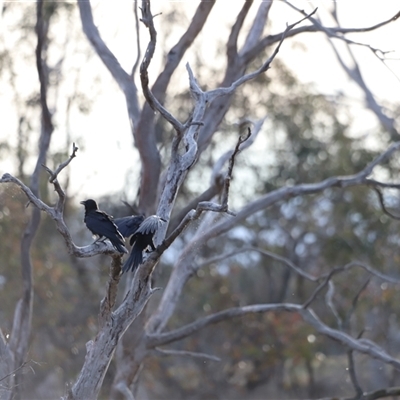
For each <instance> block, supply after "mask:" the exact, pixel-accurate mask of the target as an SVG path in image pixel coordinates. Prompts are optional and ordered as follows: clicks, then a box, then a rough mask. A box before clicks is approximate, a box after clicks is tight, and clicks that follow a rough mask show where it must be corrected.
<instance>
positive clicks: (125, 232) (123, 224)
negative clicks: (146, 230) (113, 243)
mask: <svg viewBox="0 0 400 400" xmlns="http://www.w3.org/2000/svg"><path fill="white" fill-rule="evenodd" d="M143 221H144V217H143V215H130V216H129V217H122V218H115V219H114V223H115V225H117V227H118V230H119V231H120V232H121V234H122V236H123V237H125V238H127V237H129V236H131V235H133V234H134V233H135V232H136V230H137V229H138V228H139V226H140V224H141V223H142V222H143Z"/></svg>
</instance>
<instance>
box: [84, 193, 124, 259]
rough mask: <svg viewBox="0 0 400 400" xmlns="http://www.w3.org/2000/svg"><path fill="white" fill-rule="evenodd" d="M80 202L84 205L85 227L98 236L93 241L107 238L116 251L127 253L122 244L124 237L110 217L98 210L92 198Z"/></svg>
mask: <svg viewBox="0 0 400 400" xmlns="http://www.w3.org/2000/svg"><path fill="white" fill-rule="evenodd" d="M81 204H83V205H84V206H85V218H84V222H85V224H86V226H87V228H88V229H89V230H90V231H91V232H92V233H93V235H95V236H97V237H98V238H97V239H96V241H95V243H96V242H97V241H98V240H105V239H108V240H109V241H110V242H111V244H112V245H113V246H114V248H115V249H116V250H117V251H118V252H120V253H128V250H127V249H126V247H125V246H124V244H125V239H124V238H123V236H122V235H121V233H120V232H119V231H118V227H117V225H115V224H114V222H113V219H112V217H111V216H110V215H108V214H107V213H105V212H104V211H101V210H99V208H98V206H97V203H96V202H95V201H94V200H92V199H88V200H84V201H81ZM103 238H104V239H103Z"/></svg>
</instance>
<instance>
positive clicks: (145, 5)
mask: <svg viewBox="0 0 400 400" xmlns="http://www.w3.org/2000/svg"><path fill="white" fill-rule="evenodd" d="M141 12H142V18H141V21H142V22H143V23H144V25H145V26H146V27H147V28H148V30H149V33H150V41H149V43H148V45H147V50H146V53H145V55H144V57H143V61H142V64H141V65H140V81H141V83H142V91H143V94H144V97H145V98H146V100H147V103H148V104H149V105H150V107H151V108H152V109H153V110H154V111H158V112H159V113H160V114H161V115H162V116H163V117H164V119H165V120H166V121H168V122H169V123H170V124H171V125H172V126H173V127H174V129H175V130H176V132H177V134H178V135H181V134H182V133H183V130H184V126H183V124H182V123H181V122H179V121H178V120H177V119H176V118H175V117H174V116H173V115H172V114H171V113H170V112H169V111H168V110H167V109H166V108H165V107H164V106H163V105H162V104H161V103H160V102H159V101H158V100H157V99H156V97H155V96H154V94H153V93H152V91H151V90H150V88H149V74H148V72H147V70H148V68H149V65H150V62H151V59H152V58H153V55H154V52H155V49H156V44H157V31H156V29H155V28H154V22H153V15H152V14H151V10H150V0H143V1H142V8H141Z"/></svg>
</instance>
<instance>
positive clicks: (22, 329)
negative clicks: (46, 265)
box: [9, 0, 53, 399]
mask: <svg viewBox="0 0 400 400" xmlns="http://www.w3.org/2000/svg"><path fill="white" fill-rule="evenodd" d="M47 33H48V21H47V20H46V19H45V17H44V15H43V1H42V0H38V1H37V21H36V35H37V46H36V66H37V71H38V75H39V81H40V105H41V134H40V139H39V155H38V159H37V162H36V166H35V169H34V171H33V173H32V176H31V181H30V189H31V190H32V193H33V194H34V195H35V196H39V185H40V172H41V169H42V164H44V163H45V161H46V155H47V151H48V148H49V145H50V138H51V134H52V132H53V124H52V121H51V114H50V111H49V108H48V105H47V82H48V75H47V69H46V41H47ZM39 224H40V210H39V209H38V208H36V207H32V215H31V218H30V220H29V223H28V226H27V227H26V229H25V232H24V234H23V236H22V240H21V272H22V282H23V288H22V297H21V299H20V300H19V301H18V303H17V306H16V309H15V313H14V322H13V327H12V331H11V335H10V342H9V346H10V351H11V353H12V354H13V366H12V369H13V370H15V371H17V372H16V373H15V378H14V382H13V383H12V384H13V386H12V388H11V389H12V390H11V391H10V392H9V398H10V399H11V398H16V399H20V398H21V391H22V389H23V386H22V382H23V370H22V369H20V367H21V366H22V365H23V364H24V363H25V361H26V357H27V353H28V346H29V338H30V333H31V322H32V303H33V276H32V271H33V268H32V262H31V256H30V253H31V247H32V242H33V239H34V237H35V235H36V233H37V230H38V228H39Z"/></svg>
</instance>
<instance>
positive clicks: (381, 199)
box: [374, 187, 400, 220]
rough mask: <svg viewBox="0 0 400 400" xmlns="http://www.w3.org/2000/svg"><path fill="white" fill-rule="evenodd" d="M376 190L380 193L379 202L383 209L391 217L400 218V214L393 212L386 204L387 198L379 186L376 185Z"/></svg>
mask: <svg viewBox="0 0 400 400" xmlns="http://www.w3.org/2000/svg"><path fill="white" fill-rule="evenodd" d="M374 190H375V192H376V194H377V195H378V199H379V204H380V205H381V208H382V211H383V212H384V213H385V214H386V215H388V216H389V217H390V218H393V219H396V220H400V216H397V215H394V214H392V213H391V212H390V211H389V210H388V209H387V208H386V206H385V200H384V198H383V193H382V192H381V191H380V189H379V188H377V187H374Z"/></svg>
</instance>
